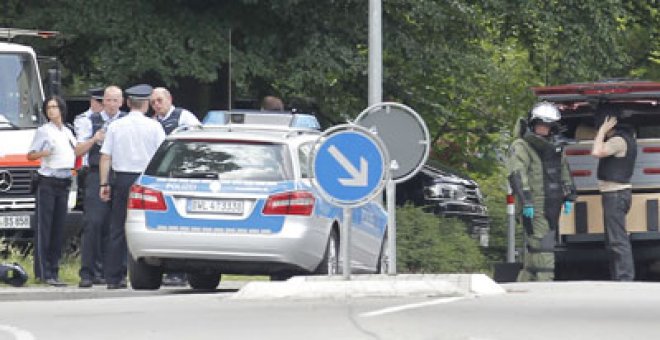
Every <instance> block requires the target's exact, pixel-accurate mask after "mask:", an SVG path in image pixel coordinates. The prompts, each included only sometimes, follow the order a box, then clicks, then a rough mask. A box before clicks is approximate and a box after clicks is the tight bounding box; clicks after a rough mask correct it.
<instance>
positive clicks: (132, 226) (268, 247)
mask: <svg viewBox="0 0 660 340" xmlns="http://www.w3.org/2000/svg"><path fill="white" fill-rule="evenodd" d="M227 115H228V116H227V118H226V119H225V121H223V122H222V123H223V124H221V125H202V126H201V127H196V128H190V129H187V130H183V131H176V132H175V133H173V134H172V135H170V136H169V137H168V138H167V139H166V140H165V142H164V143H163V144H162V145H161V147H160V149H159V150H158V151H157V152H156V154H155V155H154V157H153V159H152V160H151V163H150V164H149V166H148V167H147V169H146V170H145V172H144V173H143V174H142V175H141V176H140V178H139V179H138V180H137V181H136V183H135V185H133V186H132V188H131V191H130V198H129V203H128V204H129V209H128V215H127V220H126V239H127V242H128V248H129V251H130V256H129V260H128V269H129V278H130V283H131V286H132V287H133V288H134V289H158V288H159V287H160V285H161V283H162V282H161V279H162V273H163V272H164V271H184V272H187V273H188V275H189V283H190V286H191V287H192V288H194V289H213V288H215V287H217V285H218V283H219V282H220V277H221V274H245V275H270V276H271V278H285V277H289V276H291V275H295V274H338V273H340V272H341V270H342V269H341V266H340V264H341V263H342V262H341V261H340V258H339V257H340V256H339V248H340V244H339V243H340V239H341V238H340V234H341V233H342V230H343V229H342V210H341V208H340V207H338V206H335V205H333V204H331V203H330V202H328V201H326V200H324V199H323V198H322V196H321V195H320V194H319V193H318V192H317V190H316V189H315V188H314V187H313V186H312V183H311V180H312V179H311V176H312V174H311V172H310V168H309V164H308V160H309V159H310V157H311V152H312V148H313V146H314V144H315V142H316V141H317V140H318V138H319V137H320V132H319V131H318V130H317V129H315V128H310V127H295V126H292V125H295V124H299V123H295V122H300V119H299V118H300V117H296V114H279V113H278V114H274V113H260V112H253V113H248V112H241V113H227ZM305 119H308V118H305ZM298 126H300V125H298ZM306 126H307V125H306ZM352 216H353V219H352V223H351V228H352V229H351V230H352V234H351V238H352V241H351V249H350V251H351V271H352V273H376V272H381V271H385V270H386V269H385V263H386V259H385V252H384V245H385V244H386V223H387V215H386V212H385V210H384V209H383V206H382V204H381V202H378V201H377V200H374V201H371V202H369V203H367V204H365V205H363V206H362V207H359V208H355V209H354V210H353V214H352Z"/></svg>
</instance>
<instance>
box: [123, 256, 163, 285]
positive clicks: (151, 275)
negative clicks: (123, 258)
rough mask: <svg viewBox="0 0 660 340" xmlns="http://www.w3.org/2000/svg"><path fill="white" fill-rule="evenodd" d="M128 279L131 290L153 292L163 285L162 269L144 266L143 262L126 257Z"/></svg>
mask: <svg viewBox="0 0 660 340" xmlns="http://www.w3.org/2000/svg"><path fill="white" fill-rule="evenodd" d="M128 277H129V279H130V281H131V288H133V289H136V290H143V289H144V290H147V289H148V290H153V289H158V288H160V285H161V284H162V283H163V269H162V268H161V267H157V266H152V265H149V264H146V263H145V262H144V261H143V260H141V259H138V260H134V259H133V256H132V255H131V254H129V255H128Z"/></svg>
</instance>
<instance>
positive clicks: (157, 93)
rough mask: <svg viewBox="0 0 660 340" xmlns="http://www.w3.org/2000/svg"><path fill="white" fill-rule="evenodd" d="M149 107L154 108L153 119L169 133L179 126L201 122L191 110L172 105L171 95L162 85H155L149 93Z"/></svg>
mask: <svg viewBox="0 0 660 340" xmlns="http://www.w3.org/2000/svg"><path fill="white" fill-rule="evenodd" d="M150 102H151V107H152V108H153V109H154V119H155V120H156V121H158V122H159V123H160V124H161V125H162V126H163V129H164V130H165V134H166V135H169V134H170V133H172V131H174V129H176V128H177V127H179V126H199V125H201V124H202V123H200V122H199V119H197V117H195V115H194V114H192V112H190V111H188V110H186V109H184V108H181V107H175V106H174V105H172V95H171V94H170V91H168V90H167V89H166V88H164V87H157V88H155V89H154V91H153V93H152V94H151V99H150Z"/></svg>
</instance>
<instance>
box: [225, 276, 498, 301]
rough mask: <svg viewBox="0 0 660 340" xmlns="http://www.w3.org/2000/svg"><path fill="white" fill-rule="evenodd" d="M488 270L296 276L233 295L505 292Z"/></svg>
mask: <svg viewBox="0 0 660 340" xmlns="http://www.w3.org/2000/svg"><path fill="white" fill-rule="evenodd" d="M504 293H506V291H505V290H504V289H503V288H502V287H500V286H499V285H498V284H497V283H495V282H494V281H493V280H492V279H490V278H489V277H488V276H486V275H485V274H422V275H416V274H403V275H392V276H390V275H352V276H351V278H350V280H344V279H343V277H342V276H297V277H293V278H291V279H289V280H287V281H279V282H250V283H248V284H247V285H245V286H244V287H243V288H241V289H240V290H239V291H238V292H237V293H236V294H234V295H233V296H232V297H231V298H232V299H239V300H241V299H242V300H247V299H318V298H329V299H347V298H359V297H415V296H420V297H439V296H443V297H445V296H470V295H494V294H504Z"/></svg>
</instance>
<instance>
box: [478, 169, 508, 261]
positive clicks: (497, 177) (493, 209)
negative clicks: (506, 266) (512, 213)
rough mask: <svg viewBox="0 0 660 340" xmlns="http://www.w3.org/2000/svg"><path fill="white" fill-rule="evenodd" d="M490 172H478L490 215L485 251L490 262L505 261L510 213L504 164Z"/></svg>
mask: <svg viewBox="0 0 660 340" xmlns="http://www.w3.org/2000/svg"><path fill="white" fill-rule="evenodd" d="M494 168H495V170H494V171H493V172H491V173H489V174H476V175H475V177H474V179H475V180H476V181H477V182H478V183H479V187H480V189H481V192H482V194H483V195H484V198H485V204H486V206H487V207H488V215H489V217H490V234H489V236H490V239H489V244H488V248H484V249H482V250H483V253H484V255H485V256H486V258H487V260H488V262H489V263H490V264H494V263H498V262H504V261H505V260H506V253H507V240H508V239H507V232H508V221H509V220H508V215H507V213H506V194H507V182H506V174H505V170H504V168H503V167H502V166H495V167H494Z"/></svg>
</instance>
